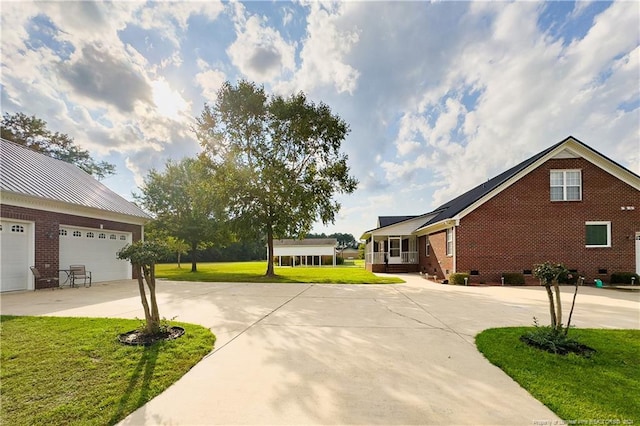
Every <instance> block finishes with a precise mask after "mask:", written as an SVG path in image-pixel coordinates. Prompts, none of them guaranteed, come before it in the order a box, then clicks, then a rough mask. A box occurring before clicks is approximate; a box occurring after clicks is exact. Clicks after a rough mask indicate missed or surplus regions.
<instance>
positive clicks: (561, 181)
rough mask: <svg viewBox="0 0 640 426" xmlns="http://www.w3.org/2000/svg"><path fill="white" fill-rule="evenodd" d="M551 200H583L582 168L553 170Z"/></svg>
mask: <svg viewBox="0 0 640 426" xmlns="http://www.w3.org/2000/svg"><path fill="white" fill-rule="evenodd" d="M549 184H550V185H549V186H550V193H551V201H581V200H582V170H551V172H550V174H549Z"/></svg>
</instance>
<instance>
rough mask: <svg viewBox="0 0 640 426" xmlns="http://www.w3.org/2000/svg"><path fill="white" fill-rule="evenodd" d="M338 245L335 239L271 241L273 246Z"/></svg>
mask: <svg viewBox="0 0 640 426" xmlns="http://www.w3.org/2000/svg"><path fill="white" fill-rule="evenodd" d="M336 244H338V240H337V239H335V238H307V239H304V240H294V239H282V240H273V246H274V247H276V246H278V247H280V246H331V247H334V246H335V245H336Z"/></svg>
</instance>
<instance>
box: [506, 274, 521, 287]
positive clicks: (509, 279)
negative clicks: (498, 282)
mask: <svg viewBox="0 0 640 426" xmlns="http://www.w3.org/2000/svg"><path fill="white" fill-rule="evenodd" d="M502 278H504V283H505V284H506V285H524V275H523V274H521V273H520V272H505V273H504V274H502Z"/></svg>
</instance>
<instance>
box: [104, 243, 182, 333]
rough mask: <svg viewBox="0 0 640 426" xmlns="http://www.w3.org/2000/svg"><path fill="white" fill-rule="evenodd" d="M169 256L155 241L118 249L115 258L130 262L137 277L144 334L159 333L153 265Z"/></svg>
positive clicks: (167, 250)
mask: <svg viewBox="0 0 640 426" xmlns="http://www.w3.org/2000/svg"><path fill="white" fill-rule="evenodd" d="M168 254H169V249H168V248H167V247H166V246H165V245H164V244H162V243H160V242H157V241H136V242H135V243H133V244H127V245H126V246H124V247H123V248H122V249H120V250H119V251H118V252H117V254H116V256H117V257H118V259H124V260H128V261H130V262H131V264H132V265H133V268H134V270H135V271H136V273H137V275H138V290H139V291H140V300H141V302H142V307H143V308H144V318H145V322H146V327H145V334H158V333H159V332H160V312H159V310H158V301H157V299H156V273H155V265H156V263H157V262H158V261H160V260H162V259H164V258H165V257H166V256H167V255H168ZM145 283H146V285H147V287H148V288H149V298H148V299H147V294H146V291H145Z"/></svg>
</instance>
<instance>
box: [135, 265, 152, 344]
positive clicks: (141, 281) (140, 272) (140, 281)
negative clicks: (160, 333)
mask: <svg viewBox="0 0 640 426" xmlns="http://www.w3.org/2000/svg"><path fill="white" fill-rule="evenodd" d="M135 268H136V269H137V270H138V290H140V301H141V302H142V307H143V308H144V319H145V323H146V332H147V333H150V332H151V324H152V320H151V312H150V311H149V302H148V301H147V295H146V293H145V291H144V279H145V275H144V268H143V267H142V265H135Z"/></svg>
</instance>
